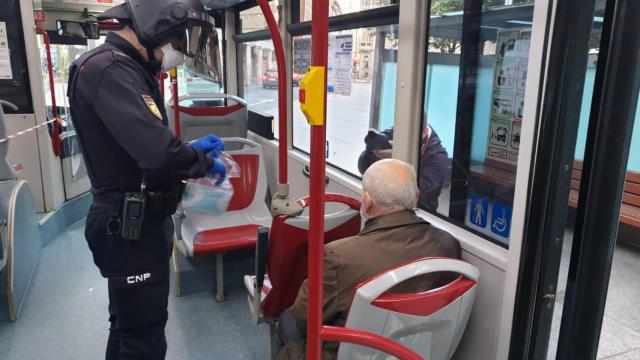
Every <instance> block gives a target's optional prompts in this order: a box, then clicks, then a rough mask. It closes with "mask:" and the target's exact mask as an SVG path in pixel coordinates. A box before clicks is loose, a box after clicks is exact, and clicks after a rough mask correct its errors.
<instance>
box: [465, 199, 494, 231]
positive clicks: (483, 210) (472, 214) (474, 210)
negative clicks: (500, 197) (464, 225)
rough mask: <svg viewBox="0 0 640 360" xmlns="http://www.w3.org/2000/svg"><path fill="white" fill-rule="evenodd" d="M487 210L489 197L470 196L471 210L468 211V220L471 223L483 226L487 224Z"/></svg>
mask: <svg viewBox="0 0 640 360" xmlns="http://www.w3.org/2000/svg"><path fill="white" fill-rule="evenodd" d="M488 212H489V199H488V198H486V197H479V196H475V195H472V196H471V211H469V221H471V223H472V224H474V225H476V226H479V227H481V228H485V227H486V226H487V215H488Z"/></svg>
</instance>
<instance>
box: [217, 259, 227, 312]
mask: <svg viewBox="0 0 640 360" xmlns="http://www.w3.org/2000/svg"><path fill="white" fill-rule="evenodd" d="M215 299H216V301H217V302H223V301H226V300H227V298H226V297H225V296H224V260H223V256H222V254H216V294H215Z"/></svg>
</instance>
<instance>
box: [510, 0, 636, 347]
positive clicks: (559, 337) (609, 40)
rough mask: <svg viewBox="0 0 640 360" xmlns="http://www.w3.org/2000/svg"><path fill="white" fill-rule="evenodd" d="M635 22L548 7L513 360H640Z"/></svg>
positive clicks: (621, 5) (596, 11)
mask: <svg viewBox="0 0 640 360" xmlns="http://www.w3.org/2000/svg"><path fill="white" fill-rule="evenodd" d="M639 17H640V3H638V2H637V1H628V0H607V1H595V0H591V1H558V2H557V3H556V4H555V15H554V17H553V19H552V30H551V34H552V39H553V41H552V44H551V46H550V47H549V54H548V66H547V69H546V75H545V78H546V84H545V89H544V101H543V104H542V106H541V108H540V110H539V112H540V116H541V118H540V126H539V128H538V144H537V149H536V150H535V153H536V161H535V163H534V164H533V165H532V171H533V177H532V180H531V187H530V190H529V192H528V194H527V196H528V197H529V200H528V207H527V223H526V225H525V227H524V234H523V246H522V248H523V252H522V254H523V255H522V262H521V264H522V266H521V269H520V273H519V280H518V286H517V297H516V307H515V311H514V321H513V324H514V326H513V333H512V336H511V347H510V353H509V354H510V358H514V359H516V358H517V359H554V358H555V359H596V358H598V359H601V358H611V359H618V358H628V359H631V358H633V359H635V358H638V357H640V351H639V350H638V349H637V346H634V345H633V344H634V343H635V344H637V343H638V342H639V341H640V323H639V322H638V321H637V319H638V318H640V310H638V309H640V307H639V305H640V300H638V297H637V293H638V289H639V285H638V284H640V281H639V280H640V279H639V277H640V275H639V274H640V271H639V270H640V263H639V261H638V260H640V251H639V250H638V248H637V246H639V245H640V241H639V240H638V239H640V211H639V210H640V197H639V196H638V195H639V194H640V186H639V185H638V184H639V183H640V159H639V158H638V156H637V154H640V142H639V141H640V121H639V120H637V117H638V116H639V114H638V111H637V106H638V93H639V90H640V38H639V37H638V36H637V19H638V18H639ZM634 294H635V295H634ZM605 305H606V311H605Z"/></svg>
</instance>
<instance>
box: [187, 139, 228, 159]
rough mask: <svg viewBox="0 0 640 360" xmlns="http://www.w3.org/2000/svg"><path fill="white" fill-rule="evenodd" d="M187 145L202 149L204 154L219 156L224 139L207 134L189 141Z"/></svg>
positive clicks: (222, 148)
mask: <svg viewBox="0 0 640 360" xmlns="http://www.w3.org/2000/svg"><path fill="white" fill-rule="evenodd" d="M189 146H191V147H192V148H194V149H199V150H202V151H204V152H205V153H206V154H209V155H211V156H213V157H216V158H217V157H218V156H220V153H221V152H222V150H224V141H222V139H220V138H219V137H217V136H215V135H211V134H209V135H207V136H204V137H201V138H200V139H198V140H195V141H193V142H191V143H189Z"/></svg>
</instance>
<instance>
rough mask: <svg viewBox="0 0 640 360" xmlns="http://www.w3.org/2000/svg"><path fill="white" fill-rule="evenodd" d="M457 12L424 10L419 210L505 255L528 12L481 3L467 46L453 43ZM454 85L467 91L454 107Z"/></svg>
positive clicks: (461, 23)
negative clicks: (475, 56)
mask: <svg viewBox="0 0 640 360" xmlns="http://www.w3.org/2000/svg"><path fill="white" fill-rule="evenodd" d="M463 6H464V2H463V1H456V2H450V1H433V2H432V8H431V21H430V22H429V39H428V44H427V46H426V49H427V52H428V54H427V69H426V85H425V95H424V119H423V124H422V126H421V128H420V129H417V130H418V131H420V132H421V133H422V142H421V144H420V145H421V147H420V171H419V178H420V179H419V180H420V191H421V198H420V204H419V205H420V207H421V208H422V209H424V210H427V211H430V212H433V213H436V214H438V215H440V216H443V217H446V218H447V219H448V220H450V221H452V222H454V223H456V224H458V225H460V226H463V227H465V228H467V229H469V230H471V231H473V232H476V233H478V234H481V235H482V236H484V237H486V238H487V239H489V240H490V241H493V242H496V243H498V244H500V245H502V246H504V247H508V244H509V237H510V234H511V214H512V207H513V197H514V190H515V178H516V169H517V167H518V153H519V147H520V129H521V128H522V124H523V122H525V121H533V119H525V118H524V95H525V85H526V79H527V70H528V66H529V65H528V64H529V44H530V38H531V24H532V22H533V9H534V5H533V4H529V2H527V1H521V2H518V4H515V2H514V3H513V4H511V5H505V2H504V1H484V2H483V11H482V12H481V15H480V19H477V20H479V22H480V31H479V32H480V34H479V36H478V38H477V40H476V41H473V42H471V43H463V42H462V39H461V36H462V33H463V31H464V30H463V28H464V27H465V26H469V25H470V24H465V21H466V20H465V18H464V14H463ZM516 8H517V10H518V11H514V9H516ZM470 23H471V22H470ZM467 30H468V31H472V32H473V31H476V32H477V31H478V30H477V29H472V28H470V29H467ZM474 50H475V51H477V52H478V53H479V55H480V56H479V61H478V63H477V65H471V64H468V65H467V68H466V69H462V68H461V55H462V54H463V53H464V52H465V51H467V52H473V51H474ZM472 67H475V68H472ZM463 74H464V75H463ZM462 77H465V79H464V80H465V83H466V84H475V87H469V86H467V88H466V89H465V91H466V95H465V96H464V98H465V103H464V104H459V103H458V101H459V91H461V89H460V87H459V84H461V83H463V81H462V80H463V79H462ZM469 99H471V100H469ZM469 108H472V109H473V111H472V112H468V111H466V112H465V109H469ZM461 111H463V112H462V113H461ZM524 161H528V159H524Z"/></svg>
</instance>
